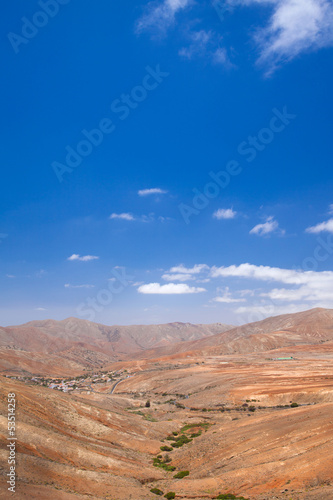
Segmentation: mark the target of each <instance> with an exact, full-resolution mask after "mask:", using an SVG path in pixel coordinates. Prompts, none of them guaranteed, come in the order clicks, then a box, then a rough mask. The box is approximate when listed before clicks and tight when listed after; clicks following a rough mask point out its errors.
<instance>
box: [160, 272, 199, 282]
mask: <svg viewBox="0 0 333 500" xmlns="http://www.w3.org/2000/svg"><path fill="white" fill-rule="evenodd" d="M162 278H163V279H164V280H165V281H190V280H193V279H195V278H194V276H193V275H192V274H181V273H179V274H163V276H162Z"/></svg>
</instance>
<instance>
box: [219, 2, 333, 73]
mask: <svg viewBox="0 0 333 500" xmlns="http://www.w3.org/2000/svg"><path fill="white" fill-rule="evenodd" d="M229 4H232V5H246V6H251V5H255V4H256V5H266V6H268V7H271V8H273V12H272V14H271V17H270V19H269V21H268V24H267V25H266V26H265V27H264V28H261V29H259V30H258V32H257V34H256V37H255V38H256V41H257V43H258V44H259V47H260V57H259V61H258V62H259V63H265V64H266V65H268V68H269V69H268V71H267V74H271V73H272V72H273V71H274V70H275V69H276V68H277V67H279V66H280V65H281V64H283V63H284V62H287V61H290V60H292V59H294V58H295V57H297V56H298V55H299V54H301V53H303V52H306V51H309V50H317V49H320V48H322V47H329V46H332V44H333V5H332V2H331V1H330V0H229Z"/></svg>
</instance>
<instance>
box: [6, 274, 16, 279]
mask: <svg viewBox="0 0 333 500" xmlns="http://www.w3.org/2000/svg"><path fill="white" fill-rule="evenodd" d="M6 278H11V279H13V278H15V276H14V274H6Z"/></svg>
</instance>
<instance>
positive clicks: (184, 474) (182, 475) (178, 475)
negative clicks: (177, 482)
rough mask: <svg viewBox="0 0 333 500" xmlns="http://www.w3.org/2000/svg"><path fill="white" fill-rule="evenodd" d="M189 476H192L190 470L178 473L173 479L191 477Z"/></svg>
mask: <svg viewBox="0 0 333 500" xmlns="http://www.w3.org/2000/svg"><path fill="white" fill-rule="evenodd" d="M189 475H190V473H189V471H188V470H182V471H180V472H177V474H175V475H174V476H173V477H174V478H175V479H183V477H185V476H189Z"/></svg>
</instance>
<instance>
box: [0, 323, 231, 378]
mask: <svg viewBox="0 0 333 500" xmlns="http://www.w3.org/2000/svg"><path fill="white" fill-rule="evenodd" d="M230 328H232V327H231V325H224V324H222V323H215V324H212V325H192V324H191V323H168V324H165V325H148V326H147V325H146V326H143V325H133V326H106V325H101V324H98V323H92V322H91V321H87V320H82V319H77V318H68V319H65V320H63V321H55V320H46V321H31V322H29V323H26V324H25V325H20V326H12V327H2V328H0V372H3V373H20V374H30V375H32V374H43V375H54V376H72V375H75V374H78V373H81V371H82V370H83V368H98V367H99V368H100V367H102V366H104V365H105V364H106V363H110V362H112V361H117V360H121V359H129V357H131V356H132V355H133V354H134V353H142V352H144V351H145V350H146V349H151V348H155V347H162V346H168V345H169V344H172V345H174V344H176V343H177V344H179V343H180V342H184V341H190V340H197V339H201V338H204V337H208V336H211V335H213V334H216V333H221V332H224V331H226V330H229V329H230Z"/></svg>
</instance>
